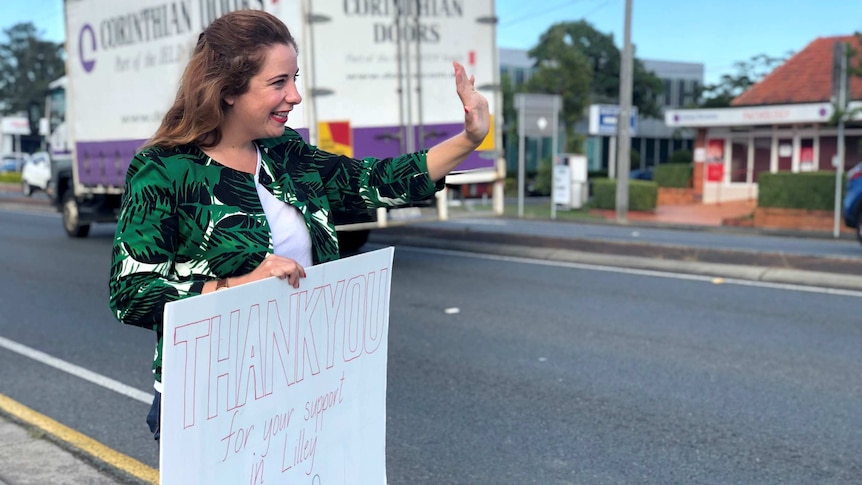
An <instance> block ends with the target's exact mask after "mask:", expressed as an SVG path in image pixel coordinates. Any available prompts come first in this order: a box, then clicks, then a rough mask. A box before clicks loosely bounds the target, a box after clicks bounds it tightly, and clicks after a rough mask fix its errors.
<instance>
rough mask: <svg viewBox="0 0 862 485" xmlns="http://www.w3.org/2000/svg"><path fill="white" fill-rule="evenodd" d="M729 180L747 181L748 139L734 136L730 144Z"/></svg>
mask: <svg viewBox="0 0 862 485" xmlns="http://www.w3.org/2000/svg"><path fill="white" fill-rule="evenodd" d="M730 181H731V182H746V181H748V139H747V138H734V139H733V141H732V143H731V144H730Z"/></svg>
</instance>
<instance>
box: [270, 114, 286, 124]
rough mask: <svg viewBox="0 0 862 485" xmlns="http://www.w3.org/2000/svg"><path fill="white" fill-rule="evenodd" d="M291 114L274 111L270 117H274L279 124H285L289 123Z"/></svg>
mask: <svg viewBox="0 0 862 485" xmlns="http://www.w3.org/2000/svg"><path fill="white" fill-rule="evenodd" d="M289 113H290V111H273V112H272V113H270V116H272V118H273V119H274V120H276V121H278V122H279V123H284V122H286V121H287V116H288V114H289Z"/></svg>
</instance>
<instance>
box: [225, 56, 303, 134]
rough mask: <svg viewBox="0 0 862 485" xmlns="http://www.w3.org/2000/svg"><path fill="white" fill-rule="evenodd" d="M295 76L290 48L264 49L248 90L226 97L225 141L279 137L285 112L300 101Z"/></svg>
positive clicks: (297, 69) (295, 63)
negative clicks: (259, 64)
mask: <svg viewBox="0 0 862 485" xmlns="http://www.w3.org/2000/svg"><path fill="white" fill-rule="evenodd" d="M298 74H299V68H298V67H297V60H296V49H294V48H293V46H288V45H284V44H276V45H274V46H271V47H268V48H266V56H265V58H264V61H263V65H262V66H261V69H260V72H258V73H257V74H256V75H255V76H254V77H252V78H251V80H250V81H249V85H248V91H246V92H245V93H243V94H241V95H239V96H228V97H226V98H225V101H226V102H227V103H228V104H229V105H231V106H232V109H230V110H228V111H227V113H226V114H225V122H224V125H223V134H224V136H225V138H228V139H234V140H235V139H242V138H246V139H248V140H249V141H251V140H255V139H259V138H273V137H277V136H281V135H282V133H284V124H285V123H287V118H288V113H290V111H291V110H292V109H293V107H294V106H296V105H297V104H299V103H300V102H301V101H302V96H300V95H299V91H298V90H297V87H296V80H297V77H298Z"/></svg>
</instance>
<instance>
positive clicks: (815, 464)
mask: <svg viewBox="0 0 862 485" xmlns="http://www.w3.org/2000/svg"><path fill="white" fill-rule="evenodd" d="M111 234H112V227H111V226H110V225H97V226H95V227H94V230H93V235H92V236H91V237H90V238H88V239H84V240H69V239H67V238H66V237H65V235H64V234H63V232H62V228H61V227H60V224H59V219H58V218H57V216H56V215H53V214H51V215H46V214H42V215H38V214H35V213H21V212H2V211H0V245H2V246H0V271H2V274H3V275H4V278H3V283H2V291H0V305H2V308H3V309H4V311H3V312H2V316H0V337H3V338H5V339H8V340H11V341H15V342H18V343H20V344H23V345H26V346H28V347H31V348H34V349H38V350H41V351H42V352H45V353H47V354H49V355H52V356H54V357H56V358H59V359H63V360H64V361H67V362H70V363H72V364H75V365H78V366H81V367H83V368H85V369H88V370H90V371H92V372H95V373H98V374H100V375H104V376H105V377H108V378H110V379H113V380H116V381H118V382H121V383H123V384H125V385H127V386H129V387H131V388H134V389H137V390H139V391H140V392H141V393H143V394H146V393H149V391H150V386H151V382H150V376H149V363H150V358H151V356H152V345H153V342H152V340H153V337H152V335H151V334H150V333H148V332H147V331H144V330H141V329H137V328H133V327H128V326H123V325H121V324H119V323H117V322H116V321H115V320H114V319H113V317H112V316H111V315H110V313H109V311H108V309H107V303H106V301H107V287H106V282H105V279H106V278H107V273H108V269H107V268H108V266H107V265H108V261H109V251H110V238H111ZM374 247H375V245H374V244H371V245H369V247H368V249H373V248H374ZM719 283H721V282H720V281H715V280H713V279H712V278H708V277H697V276H691V275H681V274H680V275H675V274H672V273H668V274H665V275H662V276H659V275H648V274H642V273H636V272H629V271H627V270H626V269H624V268H594V269H585V268H583V267H581V266H577V265H569V264H566V263H560V262H553V261H528V260H524V261H521V260H517V261H516V260H511V259H507V258H500V257H497V256H493V255H475V254H468V253H463V254H460V253H457V252H443V251H438V250H432V249H423V248H413V247H408V246H399V247H397V248H396V256H395V266H394V271H393V290H392V306H391V325H390V354H389V380H388V382H389V385H388V401H387V406H388V409H387V416H388V420H387V441H388V443H387V462H388V466H387V469H388V479H389V483H391V484H408V483H409V484H424V483H428V484H440V483H488V484H500V483H512V484H525V483H540V484H564V483H590V484H605V483H607V484H612V483H613V484H617V483H639V484H640V483H661V484H669V483H681V484H692V483H716V484H728V483H758V484H771V483H818V484H820V483H826V484H829V483H836V484H838V483H854V481H855V482H858V480H859V477H860V476H862V453H860V443H862V426H860V425H862V406H860V405H859V403H860V402H862V374H860V373H859V364H860V358H862V345H860V344H862V325H860V324H859V319H858V308H859V303H860V297H862V293H858V292H843V293H837V294H836V293H831V294H830V293H827V292H825V291H824V292H820V291H818V290H817V289H814V288H811V289H809V290H808V291H799V290H796V289H791V288H788V287H785V286H781V285H762V284H759V283H750V284H726V283H725V284H719ZM456 310H457V311H456ZM0 393H2V394H5V395H7V396H9V397H11V398H12V399H15V400H17V401H20V402H22V403H23V404H25V405H27V406H30V407H32V408H34V409H36V410H37V411H39V412H41V413H43V414H47V415H49V416H51V417H53V418H55V419H57V420H58V421H60V422H62V423H64V424H66V425H67V426H70V427H73V428H75V429H77V430H79V431H81V432H82V433H84V434H86V435H88V436H91V437H93V438H95V439H97V440H98V441H101V442H103V443H105V444H106V445H108V446H110V447H112V448H114V449H117V450H118V451H120V452H122V453H125V454H128V455H130V456H132V457H134V458H136V459H138V460H141V461H143V462H144V463H147V464H149V465H150V466H156V463H157V453H156V448H155V446H154V445H153V444H152V441H151V439H150V438H149V437H148V433H147V430H146V428H145V425H144V423H143V418H144V415H145V413H146V410H147V408H148V405H147V404H146V403H144V402H141V400H138V399H134V398H130V397H128V396H125V395H122V394H119V393H117V392H115V391H111V390H107V389H105V388H104V387H103V386H100V385H96V384H93V383H89V382H85V381H83V380H81V379H78V378H77V377H73V376H70V375H68V374H67V373H64V372H61V371H59V370H56V369H54V368H51V367H48V366H45V365H44V364H41V363H38V362H35V361H33V360H32V359H30V358H27V357H24V356H22V355H20V354H18V353H15V352H11V351H9V350H8V349H6V348H0Z"/></svg>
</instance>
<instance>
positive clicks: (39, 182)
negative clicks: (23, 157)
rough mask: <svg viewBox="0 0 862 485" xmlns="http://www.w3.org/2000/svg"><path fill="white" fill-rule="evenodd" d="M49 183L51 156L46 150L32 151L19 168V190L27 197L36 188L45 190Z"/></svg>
mask: <svg viewBox="0 0 862 485" xmlns="http://www.w3.org/2000/svg"><path fill="white" fill-rule="evenodd" d="M50 183H51V158H50V156H49V155H48V152H38V153H34V154H33V155H31V156H30V158H29V159H28V160H27V161H26V162H24V167H23V168H22V169H21V192H23V193H24V195H26V196H28V197H29V196H31V195H33V192H35V191H36V190H41V191H42V192H47V191H48V185H49V184H50Z"/></svg>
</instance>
